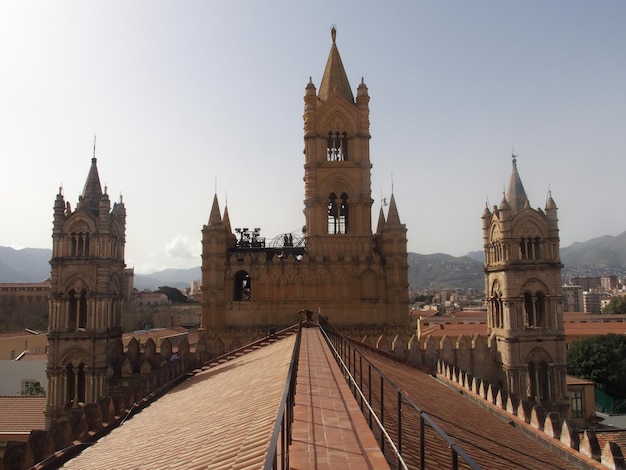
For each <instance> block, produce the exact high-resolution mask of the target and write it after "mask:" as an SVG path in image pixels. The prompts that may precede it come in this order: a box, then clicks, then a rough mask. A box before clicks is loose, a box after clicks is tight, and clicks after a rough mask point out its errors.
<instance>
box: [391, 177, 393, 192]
mask: <svg viewBox="0 0 626 470" xmlns="http://www.w3.org/2000/svg"><path fill="white" fill-rule="evenodd" d="M391 194H393V173H391Z"/></svg>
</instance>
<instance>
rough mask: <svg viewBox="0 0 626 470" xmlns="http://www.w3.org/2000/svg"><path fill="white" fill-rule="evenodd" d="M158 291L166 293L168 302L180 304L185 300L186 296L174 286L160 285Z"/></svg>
mask: <svg viewBox="0 0 626 470" xmlns="http://www.w3.org/2000/svg"><path fill="white" fill-rule="evenodd" d="M159 292H161V293H163V294H165V295H167V298H168V299H170V302H172V303H173V304H182V303H186V302H187V296H186V295H185V294H183V293H182V292H181V291H180V290H178V289H176V287H170V286H161V287H159Z"/></svg>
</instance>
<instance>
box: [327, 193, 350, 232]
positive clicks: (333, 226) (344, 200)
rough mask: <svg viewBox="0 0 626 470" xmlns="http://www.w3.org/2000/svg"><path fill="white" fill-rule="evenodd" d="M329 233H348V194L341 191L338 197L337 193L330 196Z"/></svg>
mask: <svg viewBox="0 0 626 470" xmlns="http://www.w3.org/2000/svg"><path fill="white" fill-rule="evenodd" d="M328 233H329V234H337V233H348V195H347V194H346V193H341V198H339V199H338V198H337V195H336V194H335V193H330V195H329V196H328Z"/></svg>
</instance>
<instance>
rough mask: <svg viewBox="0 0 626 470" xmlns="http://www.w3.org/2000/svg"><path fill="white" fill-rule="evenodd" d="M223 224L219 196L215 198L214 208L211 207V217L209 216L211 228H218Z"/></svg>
mask: <svg viewBox="0 0 626 470" xmlns="http://www.w3.org/2000/svg"><path fill="white" fill-rule="evenodd" d="M221 223H222V216H221V215H220V204H219V202H218V201H217V194H216V195H215V196H213V206H211V215H210V216H209V226H214V227H215V226H217V225H219V224H221Z"/></svg>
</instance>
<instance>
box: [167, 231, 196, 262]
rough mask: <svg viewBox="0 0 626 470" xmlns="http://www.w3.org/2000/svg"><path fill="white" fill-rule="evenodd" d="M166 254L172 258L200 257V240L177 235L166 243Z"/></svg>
mask: <svg viewBox="0 0 626 470" xmlns="http://www.w3.org/2000/svg"><path fill="white" fill-rule="evenodd" d="M165 254H166V255H167V256H169V257H171V258H181V259H193V258H196V259H198V258H199V257H200V242H199V241H197V240H191V239H189V237H187V236H185V235H177V236H176V237H174V239H173V240H171V241H170V242H169V243H168V244H167V245H165Z"/></svg>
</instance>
